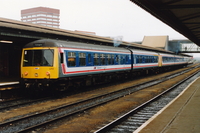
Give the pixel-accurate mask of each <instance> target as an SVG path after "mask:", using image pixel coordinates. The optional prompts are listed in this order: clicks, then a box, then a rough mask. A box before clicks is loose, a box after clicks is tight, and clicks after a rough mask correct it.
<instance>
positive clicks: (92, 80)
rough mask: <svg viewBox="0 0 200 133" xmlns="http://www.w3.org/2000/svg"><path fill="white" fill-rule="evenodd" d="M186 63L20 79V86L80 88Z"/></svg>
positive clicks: (62, 88)
mask: <svg viewBox="0 0 200 133" xmlns="http://www.w3.org/2000/svg"><path fill="white" fill-rule="evenodd" d="M184 66H186V65H176V66H166V67H159V68H146V69H134V70H129V71H119V72H113V73H103V74H95V75H85V76H77V77H66V78H59V79H21V81H20V84H21V87H22V88H24V89H25V91H29V92H31V93H32V92H37V91H42V90H44V91H46V90H48V91H49V90H51V91H64V90H68V89H70V88H73V89H75V88H80V87H86V86H91V85H98V84H103V83H108V82H113V81H114V82H116V81H119V80H120V81H121V80H126V79H134V78H138V76H145V75H151V74H159V73H162V72H167V71H171V70H173V69H178V68H182V67H184Z"/></svg>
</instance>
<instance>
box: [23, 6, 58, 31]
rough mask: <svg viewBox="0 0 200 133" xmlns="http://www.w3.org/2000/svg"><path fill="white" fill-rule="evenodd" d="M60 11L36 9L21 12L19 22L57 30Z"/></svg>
mask: <svg viewBox="0 0 200 133" xmlns="http://www.w3.org/2000/svg"><path fill="white" fill-rule="evenodd" d="M59 17H60V10H58V9H53V8H47V7H36V8H30V9H24V10H21V21H22V22H28V23H33V24H38V25H43V26H48V27H54V28H59V26H60V18H59Z"/></svg>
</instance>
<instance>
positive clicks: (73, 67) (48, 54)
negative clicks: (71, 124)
mask: <svg viewBox="0 0 200 133" xmlns="http://www.w3.org/2000/svg"><path fill="white" fill-rule="evenodd" d="M191 58H192V57H191V56H186V55H185V56H183V55H175V54H169V53H162V52H153V51H148V50H137V49H132V48H123V47H112V46H103V45H94V44H87V43H80V42H71V41H59V40H50V39H44V40H37V41H34V42H31V43H29V44H27V45H25V47H24V48H23V53H22V62H21V84H22V85H23V86H24V87H25V88H34V89H35V88H39V89H45V88H53V89H67V88H68V87H69V86H72V85H75V86H76V85H77V86H78V85H86V84H95V83H97V82H101V81H102V80H113V79H117V78H118V77H120V76H124V78H125V77H129V76H133V75H134V73H136V72H141V71H145V72H148V71H159V70H161V69H162V68H169V67H173V66H181V67H182V66H185V65H187V64H188V62H189V60H190V59H191Z"/></svg>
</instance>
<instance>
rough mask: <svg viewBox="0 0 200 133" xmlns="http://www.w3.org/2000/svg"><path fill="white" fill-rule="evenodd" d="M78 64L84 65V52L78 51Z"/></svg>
mask: <svg viewBox="0 0 200 133" xmlns="http://www.w3.org/2000/svg"><path fill="white" fill-rule="evenodd" d="M79 66H86V56H85V53H79Z"/></svg>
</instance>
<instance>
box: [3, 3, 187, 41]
mask: <svg viewBox="0 0 200 133" xmlns="http://www.w3.org/2000/svg"><path fill="white" fill-rule="evenodd" d="M0 3H1V8H0V17H3V18H8V19H14V20H19V21H20V20H21V14H20V12H21V10H23V9H28V8H34V7H40V6H42V7H49V8H55V9H60V28H61V29H66V30H72V31H74V30H80V31H89V32H95V33H96V35H99V36H105V37H108V36H109V37H119V36H122V37H123V41H127V42H137V41H142V40H143V38H144V36H165V35H168V36H169V39H170V40H177V39H186V38H185V37H184V36H182V35H181V34H179V33H178V32H176V31H175V30H173V29H172V28H170V27H169V26H167V25H166V24H164V23H162V22H161V21H160V20H158V19H156V18H155V17H153V16H152V15H151V14H149V13H148V12H146V11H144V10H143V9H141V8H140V7H138V6H137V5H135V4H134V3H133V2H131V1H130V0H0Z"/></svg>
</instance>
